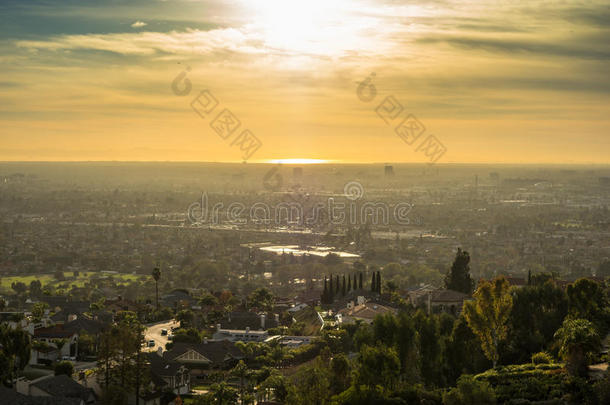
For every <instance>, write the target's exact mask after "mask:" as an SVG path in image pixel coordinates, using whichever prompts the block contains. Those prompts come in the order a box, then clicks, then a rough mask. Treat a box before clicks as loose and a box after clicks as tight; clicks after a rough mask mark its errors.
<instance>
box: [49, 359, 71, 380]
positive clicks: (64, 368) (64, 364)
mask: <svg viewBox="0 0 610 405" xmlns="http://www.w3.org/2000/svg"><path fill="white" fill-rule="evenodd" d="M53 371H54V373H55V375H60V374H65V375H67V376H68V377H71V376H72V373H73V372H74V365H73V364H72V363H71V362H69V361H60V362H58V363H55V366H54V367H53Z"/></svg>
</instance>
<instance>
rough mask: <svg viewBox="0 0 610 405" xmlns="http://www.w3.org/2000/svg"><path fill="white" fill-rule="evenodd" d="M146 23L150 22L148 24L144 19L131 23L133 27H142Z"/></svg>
mask: <svg viewBox="0 0 610 405" xmlns="http://www.w3.org/2000/svg"><path fill="white" fill-rule="evenodd" d="M146 25H148V24H146V23H145V22H144V21H136V22H134V23H133V24H131V27H132V28H142V27H144V26H146Z"/></svg>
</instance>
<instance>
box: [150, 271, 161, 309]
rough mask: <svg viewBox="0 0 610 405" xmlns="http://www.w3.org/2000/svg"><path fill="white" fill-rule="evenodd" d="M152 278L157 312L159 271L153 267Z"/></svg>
mask: <svg viewBox="0 0 610 405" xmlns="http://www.w3.org/2000/svg"><path fill="white" fill-rule="evenodd" d="M152 277H153V279H154V280H155V302H156V304H157V311H158V310H159V279H160V278H161V269H160V268H159V267H155V268H154V269H153V271H152Z"/></svg>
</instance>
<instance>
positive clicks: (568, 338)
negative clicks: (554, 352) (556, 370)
mask: <svg viewBox="0 0 610 405" xmlns="http://www.w3.org/2000/svg"><path fill="white" fill-rule="evenodd" d="M555 339H557V340H558V342H559V345H560V347H561V349H560V351H559V355H560V356H561V357H562V358H563V359H564V360H565V361H566V368H567V369H568V371H569V372H570V373H571V374H573V375H579V376H586V374H587V356H588V355H589V354H590V353H594V352H595V351H597V350H599V349H600V347H601V338H600V336H599V334H598V333H597V330H596V329H595V326H594V325H593V323H591V322H589V321H588V320H586V319H570V318H567V319H566V320H565V321H563V325H562V326H561V328H559V330H558V331H557V332H556V333H555Z"/></svg>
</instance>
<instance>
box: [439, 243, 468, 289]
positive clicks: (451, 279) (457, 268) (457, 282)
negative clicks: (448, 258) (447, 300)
mask: <svg viewBox="0 0 610 405" xmlns="http://www.w3.org/2000/svg"><path fill="white" fill-rule="evenodd" d="M445 288H446V289H448V290H454V291H459V292H462V293H464V294H471V293H472V290H473V289H474V280H473V279H472V278H471V277H470V255H469V254H468V252H466V251H465V250H464V251H462V249H461V248H458V251H457V254H456V255H455V260H454V261H453V265H452V266H451V270H450V271H449V273H447V276H446V277H445Z"/></svg>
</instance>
